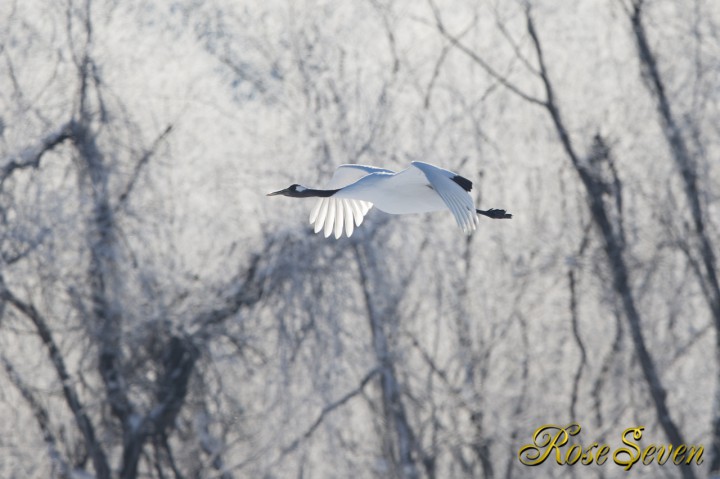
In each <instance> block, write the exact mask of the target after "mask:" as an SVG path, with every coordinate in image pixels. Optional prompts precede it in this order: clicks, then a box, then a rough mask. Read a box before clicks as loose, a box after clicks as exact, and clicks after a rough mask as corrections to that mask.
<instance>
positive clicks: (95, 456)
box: [0, 276, 110, 479]
mask: <svg viewBox="0 0 720 479" xmlns="http://www.w3.org/2000/svg"><path fill="white" fill-rule="evenodd" d="M0 299H2V300H3V301H7V302H8V303H10V304H11V305H13V307H14V308H15V309H16V310H18V311H19V312H20V313H22V314H23V316H25V317H26V318H27V319H29V320H30V322H31V323H32V324H33V327H34V328H35V331H36V332H37V334H38V336H39V337H40V340H41V341H42V342H43V344H44V346H45V348H46V350H47V353H48V356H49V358H50V362H51V363H52V365H53V368H54V369H55V373H56V374H57V377H58V380H59V381H60V384H61V386H62V391H63V395H64V397H65V402H66V403H67V405H68V407H69V408H70V410H71V411H72V413H73V416H74V418H75V423H76V424H77V426H78V429H79V430H80V433H81V434H82V436H83V438H84V440H85V446H86V447H87V450H88V453H89V454H90V457H91V459H92V461H93V466H94V468H95V474H96V476H97V478H98V479H110V466H109V464H108V461H107V457H106V456H105V452H104V451H103V448H102V446H101V445H100V442H99V441H98V439H97V436H96V434H95V428H94V427H93V424H92V422H91V421H90V418H89V417H88V416H87V413H86V410H85V407H84V406H83V404H82V402H81V401H80V397H79V395H78V393H77V391H76V390H75V388H74V387H73V381H72V378H71V377H70V373H69V372H68V370H67V367H66V365H65V359H64V358H63V355H62V353H61V352H60V348H59V347H58V345H57V343H56V342H55V339H54V338H53V335H52V331H51V330H50V327H49V326H48V323H47V321H46V320H45V318H44V317H43V316H42V315H41V314H40V312H38V310H37V309H35V307H34V306H33V305H32V304H28V303H25V302H24V301H22V300H20V299H19V298H18V297H17V296H15V294H13V293H12V292H11V291H10V290H9V289H8V288H7V285H6V284H5V281H4V279H3V278H2V276H0Z"/></svg>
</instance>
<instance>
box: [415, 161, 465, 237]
mask: <svg viewBox="0 0 720 479" xmlns="http://www.w3.org/2000/svg"><path fill="white" fill-rule="evenodd" d="M412 166H414V167H415V168H417V169H419V170H420V171H422V172H423V173H424V174H425V177H427V179H428V181H429V182H430V185H431V186H432V187H433V189H434V190H435V192H436V193H437V194H438V195H439V196H440V198H442V200H443V201H444V202H445V204H446V205H447V206H448V208H449V209H450V211H451V212H452V214H453V216H455V221H457V224H458V226H460V228H462V230H463V231H464V232H465V233H466V234H470V233H472V231H473V230H474V229H475V228H477V222H478V218H477V212H476V211H475V204H474V203H473V199H472V197H471V196H470V195H469V194H468V192H467V191H465V190H464V189H463V188H462V187H461V186H460V185H458V184H457V183H456V182H455V181H453V179H452V178H453V177H455V176H456V175H455V173H453V172H452V171H448V170H444V169H442V168H438V167H437V166H433V165H430V164H427V163H422V162H420V161H413V162H412Z"/></svg>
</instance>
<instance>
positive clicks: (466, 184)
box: [452, 175, 472, 191]
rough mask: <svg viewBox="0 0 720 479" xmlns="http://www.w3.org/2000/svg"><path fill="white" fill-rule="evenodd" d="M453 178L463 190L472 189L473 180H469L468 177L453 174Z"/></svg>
mask: <svg viewBox="0 0 720 479" xmlns="http://www.w3.org/2000/svg"><path fill="white" fill-rule="evenodd" d="M452 180H453V181H454V182H455V183H457V184H458V185H460V186H461V187H462V189H463V190H465V191H470V190H472V181H470V180H468V179H467V178H464V177H462V176H460V175H455V176H453V178H452Z"/></svg>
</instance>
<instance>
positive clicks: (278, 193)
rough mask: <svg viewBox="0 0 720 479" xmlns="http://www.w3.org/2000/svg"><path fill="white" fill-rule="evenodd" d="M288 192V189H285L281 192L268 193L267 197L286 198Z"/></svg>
mask: <svg viewBox="0 0 720 479" xmlns="http://www.w3.org/2000/svg"><path fill="white" fill-rule="evenodd" d="M287 192H288V188H285V189H284V190H280V191H273V192H272V193H268V194H267V195H266V196H277V195H284V196H286V195H287Z"/></svg>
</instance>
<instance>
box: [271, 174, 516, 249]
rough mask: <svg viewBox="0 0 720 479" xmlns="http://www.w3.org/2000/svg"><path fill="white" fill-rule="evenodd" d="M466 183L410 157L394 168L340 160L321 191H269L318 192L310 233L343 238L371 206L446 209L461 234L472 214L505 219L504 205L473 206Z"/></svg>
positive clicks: (288, 192) (397, 211)
mask: <svg viewBox="0 0 720 479" xmlns="http://www.w3.org/2000/svg"><path fill="white" fill-rule="evenodd" d="M471 189H472V182H471V181H470V180H468V179H466V178H463V177H462V176H460V175H458V174H456V173H453V172H452V171H449V170H445V169H442V168H438V167H437V166H434V165H431V164H428V163H423V162H420V161H414V162H412V163H411V165H410V166H409V167H408V168H406V169H404V170H403V171H400V172H398V173H395V172H394V171H391V170H386V169H384V168H377V167H374V166H364V165H341V166H339V167H338V168H337V169H336V170H335V174H334V175H333V177H332V179H331V180H330V181H329V182H328V184H327V185H326V187H325V189H324V190H314V189H310V188H306V187H304V186H301V185H291V186H290V187H289V188H287V189H285V190H281V191H276V192H274V193H270V194H269V196H272V195H285V196H291V197H298V198H309V197H318V198H319V200H318V202H317V203H316V205H315V207H314V208H313V210H312V212H311V213H310V224H313V225H314V230H315V232H316V233H318V232H320V231H321V230H322V231H323V232H324V234H325V236H326V237H327V236H330V235H331V234H333V233H334V235H335V238H340V237H341V236H342V234H343V232H345V234H346V235H347V236H348V237H349V236H351V235H352V233H353V230H354V227H355V226H360V224H361V223H362V221H363V217H364V216H365V214H366V213H367V212H368V211H369V210H370V208H372V207H373V206H375V207H376V208H377V209H379V210H380V211H383V212H385V213H390V214H394V215H402V214H412V213H429V212H433V211H442V210H448V209H449V210H450V211H451V212H452V214H453V216H455V220H456V221H457V223H458V225H459V226H460V228H462V229H463V231H465V233H466V234H470V233H472V231H473V230H475V228H476V227H477V223H478V217H477V213H480V214H483V215H485V216H489V217H490V218H511V217H512V215H509V214H507V213H506V212H505V210H497V209H490V210H487V211H483V210H476V209H475V204H474V202H473V199H472V197H471V196H470V194H469V192H470V190H471Z"/></svg>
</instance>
